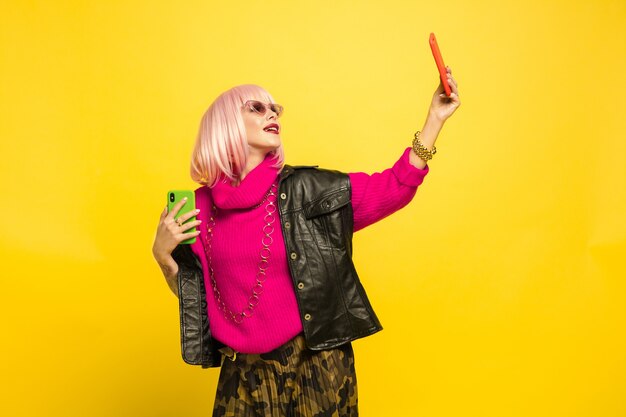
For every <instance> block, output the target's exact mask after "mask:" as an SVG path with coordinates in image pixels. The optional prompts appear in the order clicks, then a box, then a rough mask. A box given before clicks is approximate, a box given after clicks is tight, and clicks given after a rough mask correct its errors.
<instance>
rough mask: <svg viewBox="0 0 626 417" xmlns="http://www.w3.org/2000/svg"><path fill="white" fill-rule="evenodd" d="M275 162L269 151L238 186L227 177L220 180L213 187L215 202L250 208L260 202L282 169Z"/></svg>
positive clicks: (236, 207)
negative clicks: (274, 164)
mask: <svg viewBox="0 0 626 417" xmlns="http://www.w3.org/2000/svg"><path fill="white" fill-rule="evenodd" d="M274 162H275V159H274V155H273V154H271V153H269V152H268V153H267V155H265V159H264V160H263V161H261V163H260V164H259V165H257V166H256V167H254V168H253V169H252V170H251V171H250V172H248V174H247V175H246V176H245V177H244V179H243V181H241V183H239V185H238V186H237V187H233V186H232V185H231V184H230V180H229V179H227V178H226V179H222V180H220V181H218V182H217V184H215V186H214V187H213V188H211V197H212V199H213V203H214V204H215V205H216V206H217V207H218V208H222V209H242V208H250V207H254V206H255V205H257V204H259V203H260V202H261V201H262V200H263V197H264V196H265V193H267V190H269V188H270V186H271V185H272V183H273V182H274V181H275V180H276V177H277V176H278V173H279V171H280V168H275V167H273V166H272V164H273V163H274Z"/></svg>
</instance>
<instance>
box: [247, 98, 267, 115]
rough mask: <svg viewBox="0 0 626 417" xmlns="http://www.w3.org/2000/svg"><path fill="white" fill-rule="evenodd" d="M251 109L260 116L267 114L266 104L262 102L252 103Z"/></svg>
mask: <svg viewBox="0 0 626 417" xmlns="http://www.w3.org/2000/svg"><path fill="white" fill-rule="evenodd" d="M250 108H252V110H254V111H255V112H257V113H259V114H265V104H263V103H261V102H260V101H251V102H250Z"/></svg>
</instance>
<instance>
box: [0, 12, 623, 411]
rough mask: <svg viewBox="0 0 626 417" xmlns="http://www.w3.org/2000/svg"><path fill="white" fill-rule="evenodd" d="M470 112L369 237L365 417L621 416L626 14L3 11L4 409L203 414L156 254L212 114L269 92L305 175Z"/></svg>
mask: <svg viewBox="0 0 626 417" xmlns="http://www.w3.org/2000/svg"><path fill="white" fill-rule="evenodd" d="M431 31H432V32H435V34H436V35H437V38H438V40H439V46H440V48H441V51H442V54H443V57H444V60H445V62H446V64H447V65H449V66H450V67H451V68H452V73H453V75H454V76H455V78H456V79H457V81H458V83H459V89H460V96H461V100H462V105H461V107H460V108H459V109H458V111H457V112H456V113H455V114H454V115H453V116H452V118H451V119H449V120H448V122H447V123H446V125H445V126H444V128H443V130H442V132H441V134H440V136H439V140H438V141H437V148H438V150H439V152H438V153H437V155H436V157H435V159H434V160H433V161H432V162H431V164H430V166H431V172H430V174H429V175H428V177H427V178H426V181H425V183H424V184H423V186H421V187H420V189H419V190H418V193H417V195H416V197H415V199H414V200H413V201H412V202H411V204H410V205H409V206H407V207H406V208H404V209H402V210H401V211H399V212H398V213H396V214H394V215H393V216H391V217H389V218H387V219H385V220H383V221H381V222H380V223H377V224H375V225H372V226H370V227H369V228H367V229H365V230H363V231H360V232H358V233H357V234H356V235H355V238H354V257H355V262H356V265H357V268H358V270H359V273H360V275H361V278H362V280H363V283H364V285H365V287H366V288H367V290H368V294H369V296H370V298H371V300H372V303H373V305H374V308H375V309H376V311H377V313H378V316H379V317H380V319H381V321H382V323H383V326H384V327H385V330H384V331H383V332H381V333H378V334H377V335H375V336H372V337H369V338H366V339H362V340H359V341H357V342H355V343H354V347H355V351H356V366H357V375H358V383H359V387H358V388H359V394H360V396H359V405H360V411H361V415H362V416H399V415H403V416H404V415H406V416H429V417H434V416H455V417H456V416H464V417H473V416H476V417H491V416H493V417H500V416H535V417H540V416H550V417H554V416H589V417H595V416H602V417H612V416H615V417H617V416H624V415H626V399H625V398H626V340H625V339H626V337H625V326H624V325H625V321H626V320H625V318H626V311H625V310H626V307H625V301H626V293H625V290H626V285H625V284H624V279H625V278H626V267H625V266H624V258H626V221H625V220H624V216H625V214H626V191H625V190H626V164H625V162H626V142H625V139H626V135H625V134H624V132H625V131H626V122H625V121H624V120H625V119H624V113H625V110H626V106H625V105H624V94H625V93H626V88H625V85H626V83H625V82H624V73H626V65H625V64H626V58H625V57H626V54H625V52H626V3H625V2H624V1H623V0H619V1H609V0H605V1H591V0H590V1H584V2H583V1H540V0H529V1H524V2H513V3H510V4H509V2H502V1H479V2H469V1H458V0H451V1H447V2H436V1H428V2H426V1H419V2H418V1H405V2H400V1H385V2H381V1H367V2H366V1H353V2H348V1H315V2H308V1H307V2H304V1H302V2H300V1H282V2H276V1H263V2H253V1H249V2H248V1H240V2H225V1H219V2H218V1H211V2H209V1H202V2H200V1H185V2H154V1H131V2H128V1H92V2H82V1H80V2H79V1H74V2H72V1H54V2H52V1H16V0H14V1H3V2H2V3H1V5H0V36H1V38H0V39H1V41H0V42H1V45H0V56H1V58H0V83H1V88H0V94H1V100H0V106H1V108H0V119H1V122H0V134H1V145H0V155H2V164H1V167H0V177H1V178H2V201H3V202H2V204H1V209H0V210H1V211H0V230H2V233H1V238H0V249H1V251H2V289H1V291H0V293H1V297H2V298H1V299H0V306H1V307H0V308H1V309H2V310H1V314H2V333H1V334H2V340H1V348H0V349H1V350H0V357H1V361H2V362H1V368H0V374H1V375H2V382H0V384H2V386H1V387H0V414H2V415H3V416H16V417H18V416H94V417H99V416H134V417H137V416H146V417H148V416H162V417H168V416H183V415H184V416H206V415H210V409H211V407H212V404H213V396H214V393H215V385H216V381H217V377H218V370H217V369H210V370H207V369H200V368H198V367H192V366H189V365H187V364H185V363H184V362H183V361H182V359H181V357H180V345H179V341H180V339H179V337H180V335H179V327H178V303H177V299H176V298H175V297H174V295H173V294H172V293H171V292H170V291H169V289H168V287H167V285H166V283H165V280H164V279H163V277H162V275H161V273H160V270H159V269H158V267H157V265H156V263H155V262H154V260H153V259H152V254H151V246H152V241H153V238H154V232H155V228H156V225H157V221H158V217H159V214H160V212H161V210H162V209H163V207H164V205H165V191H166V190H167V189H169V188H195V183H193V182H192V181H191V180H190V178H189V175H188V163H189V156H190V153H191V147H192V145H193V142H194V140H195V136H196V132H197V128H198V124H199V121H200V117H201V116H202V113H203V112H204V111H205V109H206V108H207V107H208V106H209V105H210V104H211V102H212V101H213V100H214V99H215V97H217V95H218V94H220V93H221V92H223V91H225V90H227V89H228V88H230V87H233V86H235V85H238V84H243V83H256V84H259V85H261V86H263V87H265V88H266V89H268V90H269V91H270V92H271V93H272V94H273V95H274V97H275V99H276V101H277V102H278V103H281V104H283V105H284V106H285V114H284V118H283V119H282V125H283V135H282V138H283V141H284V144H285V149H286V155H287V163H290V164H319V165H320V166H322V167H326V168H333V169H339V170H343V171H345V172H351V171H365V172H370V173H371V172H376V171H380V170H383V169H385V168H388V167H391V166H392V164H393V163H394V162H395V161H396V160H397V158H398V157H399V156H400V154H401V153H402V151H403V150H404V149H405V148H406V147H407V146H409V145H410V142H411V139H412V136H413V133H414V132H415V130H417V129H419V128H421V127H422V125H423V123H424V119H425V116H426V111H427V109H428V105H429V104H430V99H431V95H432V93H433V91H434V89H435V88H436V87H437V84H438V78H437V73H436V70H435V64H434V62H433V58H432V55H431V52H430V48H429V47H428V42H427V40H428V35H429V33H430V32H431Z"/></svg>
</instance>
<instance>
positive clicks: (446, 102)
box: [429, 67, 461, 123]
mask: <svg viewBox="0 0 626 417" xmlns="http://www.w3.org/2000/svg"><path fill="white" fill-rule="evenodd" d="M446 70H447V73H448V84H449V85H450V89H451V90H452V93H451V94H450V97H448V96H446V93H445V90H444V88H443V83H442V82H441V77H439V78H440V80H439V87H437V90H435V93H434V94H433V101H432V103H431V104H430V109H429V112H430V113H431V114H432V115H433V116H435V117H436V118H437V119H438V120H440V121H441V122H442V123H443V122H445V121H446V120H447V119H448V117H450V116H452V113H454V111H455V110H456V109H457V108H458V107H459V106H460V105H461V101H460V100H459V89H458V87H457V84H456V81H455V80H454V78H453V77H452V70H451V69H450V67H446Z"/></svg>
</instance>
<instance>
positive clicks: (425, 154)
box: [413, 130, 437, 161]
mask: <svg viewBox="0 0 626 417" xmlns="http://www.w3.org/2000/svg"><path fill="white" fill-rule="evenodd" d="M420 133H421V132H420V131H419V130H418V131H417V132H415V139H413V151H414V152H415V153H416V154H417V156H419V157H420V158H421V159H423V160H424V161H430V160H431V159H433V155H434V154H436V153H437V148H436V147H435V145H433V150H432V151H431V150H429V149H428V148H427V147H426V146H424V144H423V143H422V142H420Z"/></svg>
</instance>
